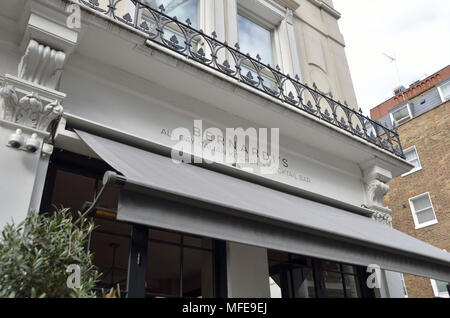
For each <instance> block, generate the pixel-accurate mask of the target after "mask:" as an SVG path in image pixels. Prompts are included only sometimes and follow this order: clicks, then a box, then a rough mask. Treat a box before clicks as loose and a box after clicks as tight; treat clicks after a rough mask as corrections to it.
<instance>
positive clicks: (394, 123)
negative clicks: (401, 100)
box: [389, 103, 413, 126]
mask: <svg viewBox="0 0 450 318" xmlns="http://www.w3.org/2000/svg"><path fill="white" fill-rule="evenodd" d="M404 107H406V108H407V109H408V114H409V117H408V118H406V117H405V118H403V119H401V120H400V121H398V122H396V121H395V119H394V113H396V112H398V111H400V110H401V109H403V108H404ZM389 117H390V118H391V123H392V125H395V126H399V125H401V124H403V123H405V122H407V121H408V120H410V119H412V118H413V115H412V111H411V104H410V103H407V104H405V105H403V106H401V107H397V108H395V109H394V110H391V111H390V112H389Z"/></svg>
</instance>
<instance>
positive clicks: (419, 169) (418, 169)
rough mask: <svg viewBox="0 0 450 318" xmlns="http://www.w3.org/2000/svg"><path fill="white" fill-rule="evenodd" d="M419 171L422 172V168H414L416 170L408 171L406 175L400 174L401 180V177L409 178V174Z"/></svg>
mask: <svg viewBox="0 0 450 318" xmlns="http://www.w3.org/2000/svg"><path fill="white" fill-rule="evenodd" d="M421 170H422V167H420V168H416V169H412V170H411V171H409V172H407V173H405V174H402V178H403V177H406V176H409V175H410V174H413V173H416V172H419V171H421Z"/></svg>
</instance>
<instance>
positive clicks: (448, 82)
mask: <svg viewBox="0 0 450 318" xmlns="http://www.w3.org/2000/svg"><path fill="white" fill-rule="evenodd" d="M446 85H449V86H450V80H448V81H446V82H444V83H442V84H440V85H439V86H438V88H437V89H438V92H439V96H440V97H441V101H442V102H443V103H445V102H446V101H448V100H450V95H449V96H447V99H446V98H445V96H444V92H443V91H442V87H443V86H446Z"/></svg>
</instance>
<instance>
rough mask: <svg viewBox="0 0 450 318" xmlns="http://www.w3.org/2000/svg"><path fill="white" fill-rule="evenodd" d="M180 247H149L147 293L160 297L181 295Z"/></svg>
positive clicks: (151, 245)
mask: <svg viewBox="0 0 450 318" xmlns="http://www.w3.org/2000/svg"><path fill="white" fill-rule="evenodd" d="M180 255H181V254H180V247H179V246H173V245H167V244H160V243H153V242H150V243H149V245H148V265H147V275H146V277H147V284H146V285H147V292H148V293H151V294H157V295H160V296H173V297H177V296H179V295H180V276H181V275H180Z"/></svg>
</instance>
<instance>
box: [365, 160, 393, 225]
mask: <svg viewBox="0 0 450 318" xmlns="http://www.w3.org/2000/svg"><path fill="white" fill-rule="evenodd" d="M363 174H364V184H365V190H366V207H367V208H368V209H369V210H372V211H373V214H372V219H373V220H375V221H377V222H380V223H383V224H386V225H391V224H392V217H391V212H392V211H391V210H390V209H389V208H388V207H386V206H385V205H384V197H385V196H386V194H387V193H388V192H389V185H388V184H387V182H388V181H389V180H391V179H392V173H391V172H390V171H388V170H386V169H384V168H383V167H381V166H380V165H379V163H377V162H376V161H372V162H370V163H368V164H367V165H365V167H363Z"/></svg>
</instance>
